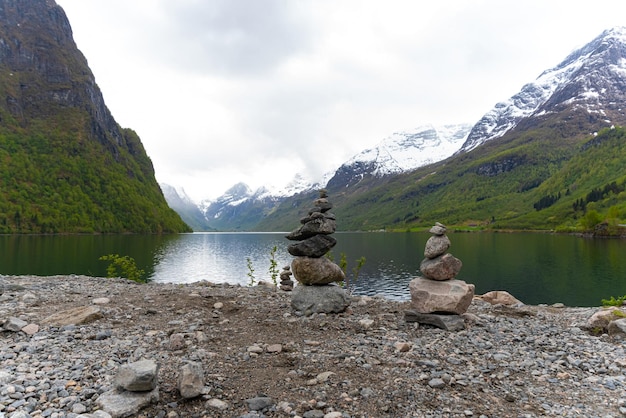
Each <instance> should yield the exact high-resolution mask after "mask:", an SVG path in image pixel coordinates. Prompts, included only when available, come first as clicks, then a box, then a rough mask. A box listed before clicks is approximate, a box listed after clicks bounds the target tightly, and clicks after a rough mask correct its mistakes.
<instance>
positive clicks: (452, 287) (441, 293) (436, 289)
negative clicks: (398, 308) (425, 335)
mask: <svg viewBox="0 0 626 418" xmlns="http://www.w3.org/2000/svg"><path fill="white" fill-rule="evenodd" d="M409 290H410V291H411V306H412V307H413V309H414V310H416V311H417V312H419V313H454V314H457V315H461V314H463V313H465V311H467V308H468V307H469V305H470V304H471V303H472V298H473V297H474V285H473V284H467V283H465V282H464V281H463V280H457V279H453V280H447V281H434V280H428V279H426V278H423V277H416V278H415V279H413V280H411V282H410V283H409Z"/></svg>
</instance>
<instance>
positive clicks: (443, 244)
mask: <svg viewBox="0 0 626 418" xmlns="http://www.w3.org/2000/svg"><path fill="white" fill-rule="evenodd" d="M448 248H450V238H448V237H447V236H446V235H433V236H432V237H430V238H428V241H426V247H425V248H424V257H426V258H435V257H438V256H440V255H443V254H445V253H446V251H448Z"/></svg>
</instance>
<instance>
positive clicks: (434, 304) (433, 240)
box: [406, 222, 474, 328]
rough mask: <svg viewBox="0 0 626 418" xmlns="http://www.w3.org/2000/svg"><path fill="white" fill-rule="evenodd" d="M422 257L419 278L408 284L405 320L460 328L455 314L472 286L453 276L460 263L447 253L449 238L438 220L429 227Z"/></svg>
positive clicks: (462, 307)
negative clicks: (407, 303)
mask: <svg viewBox="0 0 626 418" xmlns="http://www.w3.org/2000/svg"><path fill="white" fill-rule="evenodd" d="M430 233H431V234H432V236H431V237H430V238H429V239H428V241H427V242H426V247H425V249H424V257H425V258H424V259H423V260H422V263H421V264H420V271H421V273H422V275H423V277H416V278H415V279H413V280H411V282H410V283H409V290H410V291H411V306H412V308H413V310H412V311H409V312H407V316H406V317H407V320H413V321H416V322H421V323H428V324H431V325H438V326H442V328H450V324H456V325H453V326H452V328H459V327H461V328H462V327H463V325H462V324H463V321H462V320H461V319H460V318H459V315H461V314H463V313H465V312H466V311H467V308H468V307H469V305H470V303H472V299H473V298H474V285H473V284H467V283H465V282H464V281H463V280H458V279H456V276H457V274H459V271H460V270H461V267H462V265H463V263H462V262H461V260H459V259H458V258H456V257H454V256H453V255H452V254H450V253H448V249H449V248H450V239H449V238H448V237H447V235H446V227H445V226H444V225H442V224H440V223H439V222H437V223H436V225H435V226H433V227H432V228H431V229H430Z"/></svg>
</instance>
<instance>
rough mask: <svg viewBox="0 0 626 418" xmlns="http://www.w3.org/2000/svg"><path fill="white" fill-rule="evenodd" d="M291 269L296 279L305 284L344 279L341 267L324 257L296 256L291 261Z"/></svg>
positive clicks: (341, 280)
mask: <svg viewBox="0 0 626 418" xmlns="http://www.w3.org/2000/svg"><path fill="white" fill-rule="evenodd" d="M291 271H292V272H293V275H294V277H295V278H296V280H297V281H299V282H300V283H302V284H305V285H323V284H329V283H333V282H343V281H344V280H345V279H346V275H345V273H344V272H343V270H341V267H339V266H338V265H337V264H335V263H333V262H332V261H330V260H329V259H328V258H326V257H319V258H313V257H296V258H294V259H293V261H292V262H291Z"/></svg>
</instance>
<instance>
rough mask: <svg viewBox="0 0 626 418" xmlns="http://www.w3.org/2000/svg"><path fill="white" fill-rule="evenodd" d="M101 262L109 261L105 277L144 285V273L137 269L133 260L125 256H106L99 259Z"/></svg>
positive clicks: (145, 280)
mask: <svg viewBox="0 0 626 418" xmlns="http://www.w3.org/2000/svg"><path fill="white" fill-rule="evenodd" d="M100 260H102V261H110V263H109V265H108V267H107V277H124V278H127V279H129V280H132V281H134V282H137V283H145V282H147V279H146V278H144V277H143V275H144V273H145V272H144V271H143V270H141V269H140V268H138V267H137V264H136V263H135V259H134V258H132V257H129V256H127V255H125V256H123V257H122V256H120V255H119V254H108V255H103V256H102V257H100Z"/></svg>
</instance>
